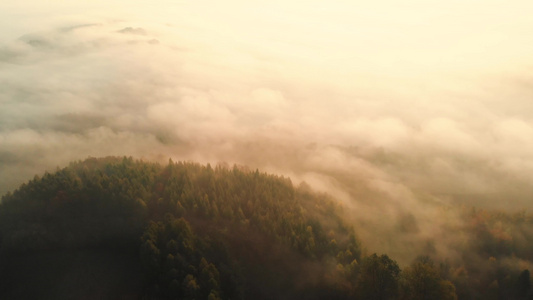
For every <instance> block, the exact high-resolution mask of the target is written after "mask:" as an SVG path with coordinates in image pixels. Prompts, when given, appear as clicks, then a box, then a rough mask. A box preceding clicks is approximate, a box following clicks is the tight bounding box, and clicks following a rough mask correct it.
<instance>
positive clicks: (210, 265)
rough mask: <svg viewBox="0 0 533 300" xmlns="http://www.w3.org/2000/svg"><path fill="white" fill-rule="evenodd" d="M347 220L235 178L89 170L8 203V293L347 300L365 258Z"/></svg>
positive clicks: (134, 166) (139, 168) (263, 184)
mask: <svg viewBox="0 0 533 300" xmlns="http://www.w3.org/2000/svg"><path fill="white" fill-rule="evenodd" d="M341 215H342V211H341V207H340V206H338V205H337V204H335V202H333V201H331V200H330V199H328V197H327V196H325V195H317V194H313V193H311V192H310V191H309V190H308V189H306V188H304V187H301V188H295V187H294V186H293V185H292V183H291V181H290V180H289V179H288V178H284V177H278V176H274V175H268V174H264V173H260V172H258V171H249V170H246V169H245V168H241V167H237V166H235V167H232V168H229V167H216V168H212V167H211V166H210V165H207V166H203V165H199V164H195V163H183V162H178V163H174V162H172V161H170V162H169V164H168V165H164V166H163V165H160V164H156V163H147V162H142V161H136V160H133V159H131V158H115V157H108V158H102V159H95V158H90V159H87V160H85V161H82V162H75V163H71V164H70V165H69V166H68V167H66V168H64V169H60V170H57V171H56V172H55V173H53V174H49V173H46V174H44V176H42V177H38V176H36V177H35V178H34V179H33V180H31V181H29V182H28V183H26V184H23V185H22V186H21V187H20V188H19V189H17V190H15V191H14V192H13V193H9V194H7V195H5V196H4V197H2V203H1V205H0V234H1V259H2V260H1V262H2V265H3V268H2V269H1V272H2V280H1V281H0V287H1V289H0V293H1V295H2V296H3V297H2V298H4V297H5V298H32V297H34V298H40V299H42V298H43V297H44V298H49V299H58V298H84V299H93V298H109V299H116V298H121V297H122V298H126V299H137V298H139V299H141V298H143V299H144V298H147V299H152V298H161V299H167V298H168V299H174V298H179V299H303V298H307V299H312V298H331V297H333V298H339V297H340V298H342V297H345V296H350V294H351V293H352V292H353V284H354V282H353V280H351V279H352V278H350V276H351V275H352V273H353V272H350V270H352V269H354V267H353V266H354V265H355V264H357V262H358V261H359V260H360V258H361V251H360V248H359V244H358V242H357V241H356V239H355V236H354V233H353V229H352V228H351V227H349V226H347V225H346V223H345V222H344V221H343V218H342V216H341ZM339 270H342V272H341V271H339ZM345 270H346V271H345ZM302 297H303V298H302Z"/></svg>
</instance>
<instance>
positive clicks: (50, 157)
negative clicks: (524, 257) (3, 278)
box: [0, 1, 533, 256]
mask: <svg viewBox="0 0 533 300" xmlns="http://www.w3.org/2000/svg"><path fill="white" fill-rule="evenodd" d="M383 2H384V3H376V4H370V3H360V2H358V1H355V2H353V1H352V2H350V3H345V2H342V1H335V2H334V3H331V4H328V5H327V6H326V5H325V4H320V3H319V2H318V1H312V2H310V3H306V5H296V4H287V3H283V2H278V1H273V2H271V3H269V4H261V5H259V3H255V2H254V1H252V2H250V1H246V2H240V1H229V2H227V1H226V2H224V4H220V3H210V2H208V1H194V2H188V1H184V2H179V3H178V2H174V1H163V2H162V3H160V4H158V6H156V5H149V4H139V5H138V6H132V5H129V4H131V3H125V2H121V1H115V2H113V3H111V4H106V5H107V6H106V5H104V4H103V3H100V2H98V1H96V2H94V3H93V4H91V5H88V6H87V7H85V8H84V10H83V9H80V8H79V7H78V6H76V5H74V4H73V3H70V4H72V5H69V2H68V1H67V2H62V3H61V4H59V3H57V4H53V5H52V6H53V8H55V9H57V11H60V12H61V13H52V12H50V11H51V10H46V12H45V13H42V9H43V7H40V6H39V4H37V3H33V6H30V3H26V4H20V3H15V2H13V3H10V1H8V2H7V4H2V5H0V8H2V6H4V7H3V9H1V10H2V11H4V12H6V20H7V21H6V22H9V24H10V28H9V29H7V28H6V26H4V29H2V30H1V31H0V32H2V33H5V34H3V36H4V38H3V39H1V40H0V106H1V109H0V166H1V167H0V194H4V193H6V192H7V191H9V190H12V189H14V188H16V187H17V186H18V185H19V184H21V183H22V182H24V181H26V180H28V179H29V178H32V177H33V175H35V174H40V173H42V172H43V170H48V171H54V170H55V168H56V167H57V166H64V165H65V164H67V163H68V162H69V161H72V160H78V159H83V158H86V157H87V156H106V155H131V156H134V157H137V158H143V159H149V160H161V161H166V160H167V159H168V157H172V158H173V159H174V160H194V161H199V162H202V163H207V162H210V163H213V164H216V163H219V162H228V163H230V164H231V163H238V164H245V165H248V166H250V167H252V168H259V169H261V170H264V171H269V172H275V173H280V174H284V175H289V176H291V178H292V179H293V181H294V182H296V183H298V182H300V181H306V182H307V183H308V184H310V185H311V186H313V187H314V188H315V189H317V190H320V191H325V192H328V193H330V194H331V195H333V196H334V197H336V198H338V199H340V200H341V201H343V202H344V203H345V204H346V206H347V207H349V208H350V209H351V211H352V213H353V219H354V221H355V222H357V224H358V226H359V228H363V229H361V230H360V235H361V237H362V239H363V240H365V242H366V245H367V246H368V247H369V249H370V250H373V251H375V249H382V251H389V253H392V254H393V255H394V254H396V255H398V256H401V255H404V256H409V253H412V250H413V249H421V248H424V247H426V246H427V244H428V243H429V244H431V243H432V241H433V240H434V237H435V236H439V238H440V239H441V241H440V242H439V243H437V244H436V245H435V244H432V246H431V247H433V248H435V249H436V250H435V251H442V252H447V253H449V252H450V251H452V250H450V249H451V248H453V242H452V241H449V240H447V238H446V235H445V233H444V232H445V231H447V230H450V227H453V226H456V225H457V224H455V223H454V218H455V217H456V216H455V214H454V213H452V212H447V211H446V207H451V206H460V205H464V206H467V207H468V206H478V207H487V208H504V209H511V210H513V209H522V208H526V209H531V202H530V201H529V199H531V197H532V196H533V187H532V186H531V184H530V178H532V177H533V102H532V101H531V99H532V96H533V89H532V85H531V83H530V81H531V75H533V59H531V58H530V55H529V54H530V53H531V51H532V50H533V42H532V41H531V38H530V37H529V32H528V30H527V29H528V28H531V27H532V26H533V24H531V23H533V21H532V20H531V18H529V16H528V14H526V12H527V11H528V9H529V8H531V7H530V6H531V4H529V3H526V2H520V1H515V2H516V3H515V5H509V4H508V3H504V2H502V1H488V3H484V4H483V6H481V5H480V4H462V3H461V4H460V3H459V2H457V1H451V2H447V3H446V4H444V3H439V4H435V5H429V4H426V2H422V1H408V3H406V4H405V5H403V6H402V5H399V4H395V3H393V2H388V1H383ZM385 2H386V3H385ZM384 4H386V5H384ZM459 8H461V9H459ZM443 218H445V221H441V220H443ZM457 226H458V225H457ZM364 228H367V229H368V228H371V230H364ZM391 230H397V231H398V236H397V237H390V236H389V235H390V234H386V233H387V232H391ZM380 235H382V236H383V237H385V238H383V239H379V238H376V236H380ZM433 242H434V241H433ZM400 244H401V245H402V248H401V249H398V245H400ZM394 251H397V252H398V253H394ZM399 252H401V253H399Z"/></svg>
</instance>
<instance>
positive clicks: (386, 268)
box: [356, 253, 400, 300]
mask: <svg viewBox="0 0 533 300" xmlns="http://www.w3.org/2000/svg"><path fill="white" fill-rule="evenodd" d="M399 275H400V267H398V264H397V263H396V261H394V260H392V259H390V258H389V257H388V256H387V255H385V254H383V255H381V256H378V255H377V254H375V253H374V254H372V255H371V256H369V257H366V258H364V259H363V261H362V262H361V271H360V275H359V278H358V280H357V284H356V289H357V293H358V295H359V296H360V298H361V299H376V300H383V299H395V298H396V297H397V295H398V278H399Z"/></svg>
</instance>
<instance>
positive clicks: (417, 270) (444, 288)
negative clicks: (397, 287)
mask: <svg viewBox="0 0 533 300" xmlns="http://www.w3.org/2000/svg"><path fill="white" fill-rule="evenodd" d="M403 279H404V282H403V286H402V287H403V288H402V298H404V299H412V300H440V299H442V300H455V299H457V295H456V292H455V286H454V285H453V283H451V282H450V281H448V280H444V279H442V278H441V275H440V272H439V270H438V269H437V267H436V266H435V264H434V263H433V261H432V260H431V259H430V258H429V257H421V258H418V259H417V260H416V261H415V262H413V263H412V264H411V266H409V267H407V268H405V269H404V271H403Z"/></svg>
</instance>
